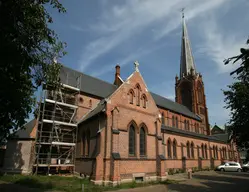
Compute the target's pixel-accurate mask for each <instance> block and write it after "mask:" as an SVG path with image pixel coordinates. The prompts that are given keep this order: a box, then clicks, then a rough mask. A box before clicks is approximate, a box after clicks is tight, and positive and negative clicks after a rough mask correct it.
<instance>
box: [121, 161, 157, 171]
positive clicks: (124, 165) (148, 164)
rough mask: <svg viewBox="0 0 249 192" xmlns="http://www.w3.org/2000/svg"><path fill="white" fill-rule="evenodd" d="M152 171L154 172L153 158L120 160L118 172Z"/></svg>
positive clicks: (154, 162)
mask: <svg viewBox="0 0 249 192" xmlns="http://www.w3.org/2000/svg"><path fill="white" fill-rule="evenodd" d="M153 172H156V161H155V160H142V161H132V160H126V161H120V174H132V173H153Z"/></svg>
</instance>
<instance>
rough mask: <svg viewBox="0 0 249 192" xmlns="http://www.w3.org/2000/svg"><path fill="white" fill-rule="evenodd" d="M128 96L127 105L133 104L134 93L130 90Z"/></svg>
mask: <svg viewBox="0 0 249 192" xmlns="http://www.w3.org/2000/svg"><path fill="white" fill-rule="evenodd" d="M128 95H129V103H130V104H133V98H134V91H133V90H132V89H131V90H130V91H129V94H128Z"/></svg>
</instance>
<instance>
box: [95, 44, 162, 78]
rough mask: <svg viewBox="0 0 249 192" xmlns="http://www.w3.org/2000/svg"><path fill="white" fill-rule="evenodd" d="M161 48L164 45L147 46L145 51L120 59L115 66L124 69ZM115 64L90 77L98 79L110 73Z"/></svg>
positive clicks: (139, 50) (140, 50)
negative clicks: (117, 65)
mask: <svg viewBox="0 0 249 192" xmlns="http://www.w3.org/2000/svg"><path fill="white" fill-rule="evenodd" d="M163 46H165V44H161V45H159V46H157V47H152V48H151V46H150V45H148V46H147V47H148V48H146V49H142V48H141V49H138V50H137V51H135V52H134V53H131V54H130V55H128V56H127V57H124V58H121V59H117V62H116V64H119V65H120V67H124V66H126V65H128V64H132V62H134V61H137V60H138V61H139V58H141V57H143V56H144V55H147V54H149V53H151V52H153V51H155V50H157V49H160V48H162V47H163ZM116 64H112V65H110V66H108V67H104V68H103V69H101V70H95V71H94V72H93V73H91V75H92V76H95V77H98V76H101V75H103V74H105V73H107V72H110V71H112V70H113V69H114V67H115V66H116Z"/></svg>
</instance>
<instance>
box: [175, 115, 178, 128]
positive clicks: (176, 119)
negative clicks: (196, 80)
mask: <svg viewBox="0 0 249 192" xmlns="http://www.w3.org/2000/svg"><path fill="white" fill-rule="evenodd" d="M175 121H176V123H175V127H176V128H178V118H177V117H176V118H175Z"/></svg>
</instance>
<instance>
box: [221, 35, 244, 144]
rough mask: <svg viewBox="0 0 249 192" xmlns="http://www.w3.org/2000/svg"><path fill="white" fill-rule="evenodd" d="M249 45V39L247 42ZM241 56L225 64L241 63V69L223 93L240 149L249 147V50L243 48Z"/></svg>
mask: <svg viewBox="0 0 249 192" xmlns="http://www.w3.org/2000/svg"><path fill="white" fill-rule="evenodd" d="M247 44H249V39H248V40H247ZM240 51H241V54H239V55H237V56H235V57H231V58H228V59H227V60H225V61H224V62H225V64H228V63H229V62H231V61H233V64H234V63H237V62H240V63H239V67H238V68H237V69H236V70H235V71H233V72H231V73H230V75H233V76H234V79H235V82H234V83H232V84H231V85H229V86H228V88H229V89H228V90H226V91H223V92H224V95H225V102H226V108H228V109H230V110H231V119H230V121H229V129H230V131H231V132H232V134H233V136H234V137H235V138H236V142H237V144H238V146H239V147H241V148H243V147H247V148H248V147H249V49H248V48H247V49H245V48H241V49H240Z"/></svg>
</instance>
